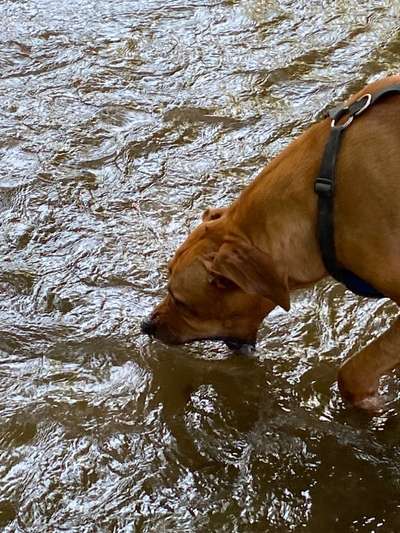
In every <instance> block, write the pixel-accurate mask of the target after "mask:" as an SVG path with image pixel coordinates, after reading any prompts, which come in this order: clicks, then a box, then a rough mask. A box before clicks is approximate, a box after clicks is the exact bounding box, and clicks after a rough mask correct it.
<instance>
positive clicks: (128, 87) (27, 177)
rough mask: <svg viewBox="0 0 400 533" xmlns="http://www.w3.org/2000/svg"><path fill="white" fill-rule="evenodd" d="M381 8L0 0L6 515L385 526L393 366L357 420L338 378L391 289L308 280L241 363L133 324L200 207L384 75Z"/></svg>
mask: <svg viewBox="0 0 400 533" xmlns="http://www.w3.org/2000/svg"><path fill="white" fill-rule="evenodd" d="M396 9H397V8H396V7H395V5H394V4H393V3H390V2H380V3H375V4H374V3H367V4H366V3H362V4H356V3H354V2H350V1H345V2H340V3H331V4H329V3H328V4H327V3H325V4H324V5H322V4H320V3H316V2H311V3H310V2H286V3H282V2H275V1H268V2H267V1H262V0H249V1H248V2H244V1H228V0H216V1H213V2H211V1H208V0H205V1H202V2H198V1H194V2H191V3H188V2H186V1H184V0H171V1H169V2H168V3H167V4H166V3H165V2H161V1H160V0H154V1H151V2H142V1H139V0H138V1H136V2H129V1H127V0H116V1H114V2H106V1H103V0H100V1H96V2H94V1H90V0H87V1H85V2H83V1H81V0H73V1H72V2H71V1H69V2H65V1H62V2H59V1H57V2H56V1H51V0H46V1H44V0H28V1H26V2H24V1H22V0H6V1H5V2H2V3H1V4H0V19H1V21H2V32H1V36H0V39H1V47H0V65H1V72H0V104H1V105H0V115H1V120H0V129H1V144H0V161H1V164H0V220H1V226H2V232H1V234H0V251H1V259H0V290H1V301H0V333H1V335H0V351H1V353H0V391H1V396H0V397H1V401H0V405H1V410H0V417H1V425H0V527H1V528H2V530H3V531H6V532H8V533H14V532H26V531H32V532H42V531H68V532H79V533H81V532H87V533H90V532H97V531H102V532H103V531H104V532H105V531H107V532H108V531H110V532H131V531H143V532H155V531H182V532H183V531H190V532H192V531H199V532H200V531H201V532H202V531H221V532H222V531H226V532H231V531H236V532H246V533H247V532H249V531H260V532H265V531H271V532H275V531H276V532H281V531H297V530H304V531H309V532H318V533H319V532H321V531H327V532H329V531H349V532H355V531H369V532H370V531H378V530H379V531H390V532H394V531H398V530H399V529H400V518H399V513H398V495H399V481H398V480H399V477H400V476H399V474H400V472H399V467H398V464H399V455H400V447H399V445H398V434H399V429H400V428H399V421H398V413H399V412H400V397H399V394H400V380H399V379H398V377H396V376H394V377H391V378H388V379H387V380H386V382H385V388H386V391H387V393H388V395H389V396H390V397H391V398H392V402H391V405H390V407H391V408H390V409H389V411H388V412H387V413H385V414H383V415H382V416H380V417H376V418H375V419H370V418H368V417H367V416H365V415H363V414H362V413H358V412H355V411H354V410H351V409H348V408H347V407H346V406H345V405H344V404H343V402H342V400H341V399H340V397H339V394H338V391H337V387H336V382H335V379H336V371H337V367H338V365H339V364H340V362H341V361H342V360H343V359H344V358H345V357H346V356H348V355H349V354H352V353H354V352H355V351H356V350H357V349H359V348H360V347H361V346H363V345H365V344H366V343H367V342H368V341H369V340H370V339H371V338H373V337H374V336H376V335H379V333H380V332H381V331H383V330H384V329H385V328H387V327H388V325H389V324H390V322H391V320H392V319H393V317H394V316H395V315H396V313H397V311H396V308H395V307H394V306H393V305H391V304H390V303H387V302H386V303H385V302H383V303H382V302H375V301H372V300H371V301H370V300H362V299H359V298H356V297H355V296H353V295H351V294H350V293H348V292H345V291H344V290H343V289H342V288H341V287H340V286H337V285H335V284H334V283H332V282H331V281H327V282H325V283H323V284H321V285H320V286H318V287H317V288H315V289H313V290H310V291H307V292H305V293H302V294H299V295H297V296H296V297H295V299H294V305H293V308H292V310H291V312H290V313H289V314H284V313H283V312H275V313H274V314H273V315H272V316H271V317H270V319H269V320H268V322H267V323H265V325H264V326H263V329H262V331H261V332H260V342H259V348H258V351H257V352H256V353H255V354H254V355H253V356H251V357H247V358H246V357H239V356H230V355H229V353H228V352H227V351H226V349H225V348H224V347H222V346H219V345H216V344H214V345H213V344H204V345H195V346H191V347H183V348H166V347H164V346H162V345H160V344H158V343H149V342H148V341H147V340H146V339H144V338H143V337H141V336H140V334H139V328H138V325H139V323H140V320H141V319H142V318H143V317H144V316H146V315H147V314H148V312H149V310H150V309H151V308H152V306H153V305H154V303H155V301H156V300H157V299H158V298H159V296H160V295H161V293H162V291H163V287H164V281H165V276H164V270H165V268H164V265H165V264H166V261H167V259H168V258H169V257H170V255H171V254H172V252H173V250H174V249H175V248H176V246H177V245H178V244H179V243H180V242H181V241H182V239H183V238H184V236H185V235H186V234H187V232H188V230H189V229H190V228H192V227H193V226H194V225H195V224H197V222H198V220H199V216H200V213H201V211H202V210H203V209H204V208H205V207H207V206H219V205H226V204H227V203H229V202H230V201H231V200H232V199H233V198H234V197H235V196H236V195H237V194H238V192H239V191H240V190H241V189H242V188H243V186H245V185H246V184H247V183H248V182H249V180H250V179H251V177H252V176H253V175H254V173H255V172H256V171H257V170H258V169H259V168H260V167H261V166H262V165H264V164H265V163H266V162H267V161H268V160H269V159H270V158H271V157H272V156H273V155H274V154H276V153H277V152H278V151H279V150H280V149H281V148H282V147H283V146H285V145H286V144H287V143H288V142H289V141H290V140H291V139H292V138H294V137H295V136H296V135H297V134H298V133H299V132H300V131H301V130H302V129H303V128H304V127H306V126H307V125H308V124H309V123H310V122H311V121H313V120H315V119H316V118H317V117H318V116H320V114H321V113H322V112H323V111H324V110H326V109H327V108H328V107H329V106H330V105H331V104H332V102H333V101H339V100H341V99H342V98H344V97H345V96H346V95H348V94H350V93H351V92H354V91H355V90H357V89H359V88H360V87H361V86H362V85H364V83H365V82H367V81H370V80H372V79H375V78H377V77H381V76H384V75H388V74H391V73H394V72H396V71H398V69H399V59H398V55H399V51H400V38H399V24H398V19H397V13H396Z"/></svg>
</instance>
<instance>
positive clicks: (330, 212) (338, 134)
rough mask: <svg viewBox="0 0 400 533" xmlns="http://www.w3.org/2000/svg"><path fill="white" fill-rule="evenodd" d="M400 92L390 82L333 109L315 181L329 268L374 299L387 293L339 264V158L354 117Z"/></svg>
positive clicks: (321, 240) (356, 290) (321, 239)
mask: <svg viewBox="0 0 400 533" xmlns="http://www.w3.org/2000/svg"><path fill="white" fill-rule="evenodd" d="M396 93H397V94H400V85H390V86H388V87H386V88H385V89H382V90H381V91H378V92H376V93H374V94H370V93H366V94H364V95H363V96H361V97H360V98H359V99H358V100H356V101H355V102H353V103H352V104H351V105H349V106H348V107H341V106H339V107H336V108H334V109H332V110H331V111H330V112H329V116H330V117H331V118H332V122H331V132H330V136H329V139H328V142H327V144H326V146H325V151H324V154H323V157H322V163H321V168H320V171H319V175H318V177H317V178H316V180H315V183H314V190H315V192H316V193H317V194H318V238H319V245H320V248H321V254H322V259H323V261H324V264H325V267H326V269H327V271H328V272H329V274H330V275H331V276H332V277H334V278H335V279H336V280H337V281H339V282H341V283H343V284H344V285H345V286H346V287H347V288H348V289H350V290H351V291H352V292H354V293H355V294H359V295H361V296H369V297H371V298H384V295H383V294H381V293H380V292H379V291H377V290H376V289H375V288H374V287H372V286H371V285H369V284H368V283H367V282H366V281H364V280H362V279H361V278H359V277H358V276H357V275H356V274H354V273H353V272H351V271H350V270H347V269H346V268H343V267H341V266H340V265H338V263H337V261H336V250H335V228H334V193H335V177H336V176H335V168H336V158H337V154H338V152H339V148H340V141H341V138H342V135H343V133H344V131H345V130H346V129H347V128H348V127H349V126H350V124H351V123H352V122H353V120H354V119H355V118H357V117H358V116H359V115H361V113H364V112H365V111H366V110H367V109H368V108H370V107H371V106H372V105H373V104H375V103H376V102H377V101H378V100H379V99H380V98H382V97H383V96H389V95H390V94H396ZM346 116H347V118H346V120H345V122H343V123H342V124H340V122H339V121H340V120H341V119H342V118H344V117H346Z"/></svg>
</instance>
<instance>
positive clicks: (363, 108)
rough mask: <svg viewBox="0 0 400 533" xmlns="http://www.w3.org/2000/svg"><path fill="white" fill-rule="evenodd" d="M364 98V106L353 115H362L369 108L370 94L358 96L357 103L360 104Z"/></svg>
mask: <svg viewBox="0 0 400 533" xmlns="http://www.w3.org/2000/svg"><path fill="white" fill-rule="evenodd" d="M364 98H366V99H367V100H366V102H365V104H364V105H363V106H362V107H361V109H359V110H358V111H356V112H355V113H354V115H355V116H358V115H361V113H363V112H364V111H365V110H366V109H367V108H368V107H369V106H370V104H371V101H372V94H371V93H366V94H363V95H362V96H360V98H359V99H358V100H357V102H362V101H363V99H364Z"/></svg>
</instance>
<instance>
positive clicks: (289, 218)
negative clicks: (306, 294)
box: [230, 121, 329, 289]
mask: <svg viewBox="0 0 400 533" xmlns="http://www.w3.org/2000/svg"><path fill="white" fill-rule="evenodd" d="M328 128H329V125H328V122H327V121H323V122H320V123H318V124H316V125H315V126H313V127H312V128H310V129H309V130H307V131H306V132H305V133H303V135H301V136H300V137H299V138H298V139H296V140H295V141H294V142H292V143H291V144H290V145H289V146H288V147H287V148H286V149H285V150H284V151H283V152H282V153H281V154H280V155H279V156H278V157H277V158H276V159H274V160H273V161H272V162H271V163H270V164H269V165H268V166H267V167H266V168H265V169H264V170H263V171H262V172H261V173H260V174H259V175H258V176H257V178H256V179H255V181H254V182H253V183H252V184H250V185H249V186H248V187H247V188H246V189H245V190H244V191H243V192H242V194H241V195H240V197H239V198H238V200H237V201H236V202H234V204H232V206H231V208H230V210H231V217H232V220H233V221H234V226H235V227H236V228H237V231H238V232H239V233H240V234H242V235H243V236H244V237H245V238H246V239H248V240H249V241H250V242H252V243H253V244H254V245H256V246H257V247H258V248H260V249H261V250H263V251H266V252H268V253H269V254H271V255H272V257H273V259H274V261H275V262H280V263H281V264H284V265H286V268H287V272H288V279H289V287H290V288H291V289H296V288H301V287H305V286H307V285H310V284H312V283H315V282H316V281H318V280H320V279H321V278H323V277H324V276H325V275H326V274H327V273H326V270H325V267H324V265H323V262H322V258H321V254H320V249H319V244H318V240H317V231H316V223H317V195H316V194H315V193H314V179H315V177H316V175H317V174H318V170H319V165H320V162H321V157H322V152H323V149H324V146H325V142H326V139H327V136H328ZM248 213H252V217H251V220H250V219H249V217H248ZM255 221H256V223H254V222H255Z"/></svg>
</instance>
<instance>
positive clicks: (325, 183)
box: [314, 176, 333, 196]
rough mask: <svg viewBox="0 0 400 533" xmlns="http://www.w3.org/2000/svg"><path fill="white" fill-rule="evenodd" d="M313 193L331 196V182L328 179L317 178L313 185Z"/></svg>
mask: <svg viewBox="0 0 400 533" xmlns="http://www.w3.org/2000/svg"><path fill="white" fill-rule="evenodd" d="M314 191H315V192H316V193H317V194H318V195H320V196H332V194H333V182H332V180H331V179H329V178H323V177H322V176H318V178H317V179H316V180H315V183H314Z"/></svg>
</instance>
